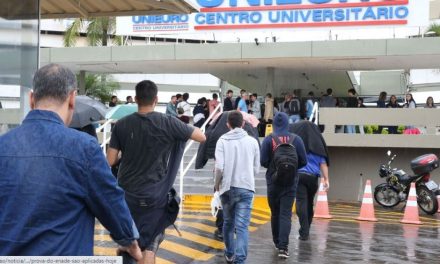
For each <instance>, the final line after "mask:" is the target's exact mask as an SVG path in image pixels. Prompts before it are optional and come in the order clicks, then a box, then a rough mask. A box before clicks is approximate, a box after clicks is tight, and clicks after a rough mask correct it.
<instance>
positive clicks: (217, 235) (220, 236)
mask: <svg viewBox="0 0 440 264" xmlns="http://www.w3.org/2000/svg"><path fill="white" fill-rule="evenodd" d="M214 236H215V238H217V239H218V240H220V241H223V232H222V231H220V230H218V229H217V230H215V231H214Z"/></svg>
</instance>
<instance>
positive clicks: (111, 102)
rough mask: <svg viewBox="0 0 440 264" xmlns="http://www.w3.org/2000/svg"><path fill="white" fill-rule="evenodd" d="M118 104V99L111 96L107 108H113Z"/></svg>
mask: <svg viewBox="0 0 440 264" xmlns="http://www.w3.org/2000/svg"><path fill="white" fill-rule="evenodd" d="M117 104H118V97H117V96H116V95H112V97H111V99H110V103H109V104H108V106H109V107H115V106H116V105H117Z"/></svg>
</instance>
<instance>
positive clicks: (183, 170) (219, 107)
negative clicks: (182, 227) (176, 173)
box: [179, 103, 223, 199]
mask: <svg viewBox="0 0 440 264" xmlns="http://www.w3.org/2000/svg"><path fill="white" fill-rule="evenodd" d="M218 113H223V107H222V104H221V103H219V104H218V105H217V107H216V108H215V109H214V111H212V113H211V114H210V115H209V117H208V119H206V121H205V123H203V125H202V127H201V128H200V130H202V132H205V129H206V126H207V125H208V124H209V122H211V120H212V119H213V118H214V116H215V115H217V114H218ZM193 144H194V140H191V141H190V142H189V143H188V144H187V145H186V147H185V150H184V152H183V156H182V161H181V163H180V178H179V194H180V198H181V199H184V198H185V197H184V195H183V178H184V177H185V175H186V174H187V173H188V171H189V169H190V168H191V166H192V165H193V164H194V162H195V160H196V157H197V155H194V157H192V158H191V160H190V161H189V163H188V165H187V166H186V168H184V164H183V162H184V158H185V153H186V152H188V150H189V149H190V148H191V146H192V145H193Z"/></svg>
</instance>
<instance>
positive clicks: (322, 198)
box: [313, 179, 333, 219]
mask: <svg viewBox="0 0 440 264" xmlns="http://www.w3.org/2000/svg"><path fill="white" fill-rule="evenodd" d="M313 218H324V219H330V218H333V217H332V216H331V215H330V213H329V210H328V201H327V192H326V191H325V190H324V180H323V179H322V180H321V184H320V185H319V192H318V200H317V202H316V207H315V214H314V215H313Z"/></svg>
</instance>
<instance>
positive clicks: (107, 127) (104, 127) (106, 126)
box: [96, 119, 114, 155]
mask: <svg viewBox="0 0 440 264" xmlns="http://www.w3.org/2000/svg"><path fill="white" fill-rule="evenodd" d="M113 121H114V120H113V119H108V120H107V121H106V122H105V123H104V124H102V125H100V126H99V127H98V128H97V129H96V133H100V132H101V130H104V131H103V136H102V143H101V149H102V151H103V152H104V155H107V144H108V143H109V142H110V138H111V137H109V138H107V133H108V132H110V131H111V124H112V123H113Z"/></svg>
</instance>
